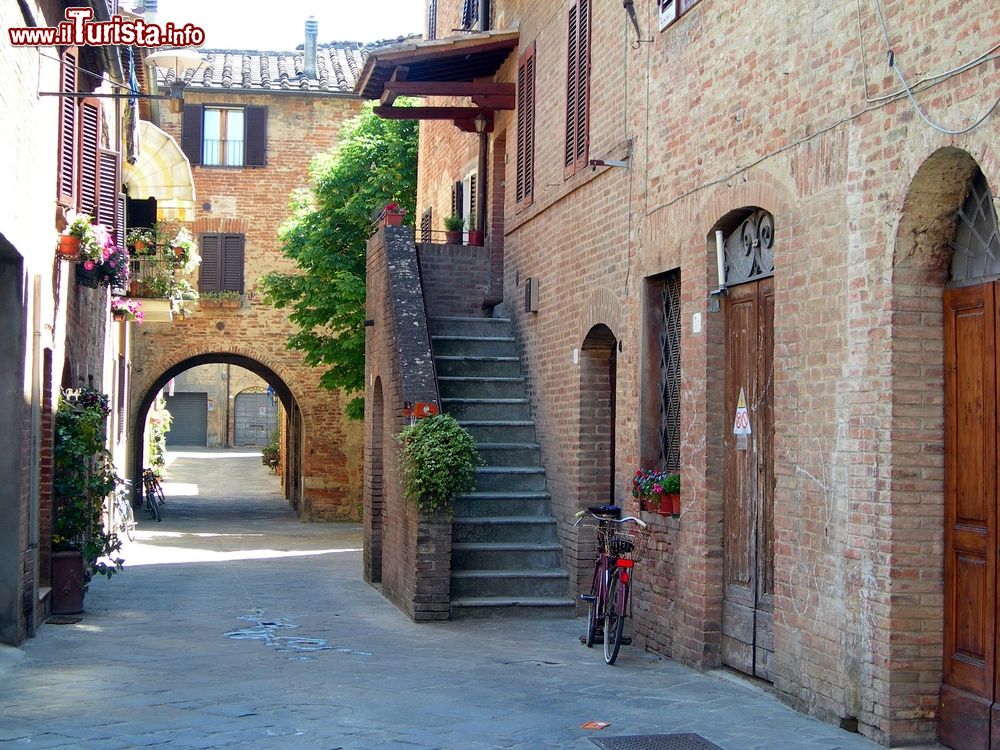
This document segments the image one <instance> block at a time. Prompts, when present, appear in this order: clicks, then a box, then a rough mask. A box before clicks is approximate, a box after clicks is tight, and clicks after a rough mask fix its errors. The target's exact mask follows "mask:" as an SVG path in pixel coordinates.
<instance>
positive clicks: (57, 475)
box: [51, 388, 123, 614]
mask: <svg viewBox="0 0 1000 750" xmlns="http://www.w3.org/2000/svg"><path fill="white" fill-rule="evenodd" d="M110 413H111V409H110V408H109V406H108V397H107V396H106V395H105V394H103V393H100V392H99V391H95V390H92V389H90V388H82V389H80V390H78V391H64V392H63V394H62V396H61V398H60V400H59V406H58V409H57V410H56V419H55V442H54V446H53V451H52V458H53V467H54V472H53V497H54V501H55V502H54V510H55V513H54V516H55V518H54V524H53V534H52V570H51V580H52V611H53V612H54V613H57V614H74V613H77V612H81V611H83V595H84V593H85V591H86V587H87V581H89V580H90V576H91V575H92V574H94V573H97V574H99V575H105V576H108V577H109V578H110V577H111V576H112V575H113V574H114V573H116V572H118V571H120V570H121V569H122V562H123V561H122V560H121V558H116V557H114V555H115V553H117V552H118V551H119V550H120V549H121V541H119V539H118V537H117V536H116V535H115V533H114V532H113V531H109V530H107V529H105V528H104V519H103V511H104V499H105V498H106V497H107V496H108V495H110V494H111V493H112V492H114V490H115V487H117V486H118V482H119V480H118V478H117V476H115V471H114V464H113V463H112V457H111V453H110V451H108V449H107V446H106V439H107V438H106V429H107V419H108V415H109V414H110Z"/></svg>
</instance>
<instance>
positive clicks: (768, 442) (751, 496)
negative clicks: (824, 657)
mask: <svg viewBox="0 0 1000 750" xmlns="http://www.w3.org/2000/svg"><path fill="white" fill-rule="evenodd" d="M773 241H774V221H773V219H772V217H771V215H770V214H769V213H767V212H766V211H763V210H760V209H756V210H753V211H752V213H750V215H749V216H747V217H746V218H745V219H744V220H743V221H742V222H741V223H740V226H739V227H738V228H737V230H736V231H735V232H733V233H732V234H731V235H730V236H729V238H728V239H727V240H726V243H725V244H726V249H725V255H726V267H727V271H726V282H727V285H728V286H729V293H728V298H727V299H726V374H725V378H726V382H725V419H726V427H725V439H724V441H723V448H724V455H725V459H724V478H725V484H724V505H723V513H724V516H723V531H724V539H723V585H724V588H723V601H722V661H723V663H725V664H727V665H729V666H731V667H735V668H736V669H739V670H740V671H741V672H746V673H747V674H751V675H754V676H756V677H761V678H763V679H765V680H771V679H773V676H772V675H773V673H772V668H771V659H772V656H773V654H774V637H773V634H772V633H773V627H772V626H773V619H774V518H773V508H774V441H773V434H774V419H773V413H774V412H773V395H774V388H773V385H772V383H773V380H774V378H773V362H774V279H773V274H774V253H773Z"/></svg>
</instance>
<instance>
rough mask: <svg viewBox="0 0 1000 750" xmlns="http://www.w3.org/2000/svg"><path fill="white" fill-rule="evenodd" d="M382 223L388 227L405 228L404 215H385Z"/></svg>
mask: <svg viewBox="0 0 1000 750" xmlns="http://www.w3.org/2000/svg"><path fill="white" fill-rule="evenodd" d="M382 223H383V224H385V226H387V227H401V226H403V214H384V215H383V216H382Z"/></svg>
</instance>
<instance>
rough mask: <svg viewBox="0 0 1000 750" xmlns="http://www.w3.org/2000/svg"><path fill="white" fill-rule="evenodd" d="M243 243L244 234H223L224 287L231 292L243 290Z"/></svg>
mask: <svg viewBox="0 0 1000 750" xmlns="http://www.w3.org/2000/svg"><path fill="white" fill-rule="evenodd" d="M243 243H244V237H243V235H242V234H224V235H222V288H223V290H225V291H230V292H240V293H241V294H242V292H243Z"/></svg>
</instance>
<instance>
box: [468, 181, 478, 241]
mask: <svg viewBox="0 0 1000 750" xmlns="http://www.w3.org/2000/svg"><path fill="white" fill-rule="evenodd" d="M476 190H477V188H476V175H475V173H473V174H470V175H469V215H470V216H471V215H472V214H478V213H479V209H478V206H479V203H478V202H477V201H478V198H479V196H478V195H477V192H476ZM478 220H479V218H478V216H477V218H476V221H478ZM469 229H475V227H469Z"/></svg>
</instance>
